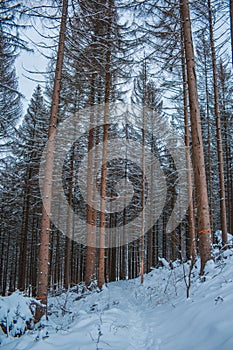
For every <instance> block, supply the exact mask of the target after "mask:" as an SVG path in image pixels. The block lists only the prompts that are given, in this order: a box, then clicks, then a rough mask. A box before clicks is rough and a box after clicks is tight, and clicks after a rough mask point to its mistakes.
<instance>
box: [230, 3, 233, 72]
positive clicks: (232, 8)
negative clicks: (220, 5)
mask: <svg viewBox="0 0 233 350" xmlns="http://www.w3.org/2000/svg"><path fill="white" fill-rule="evenodd" d="M230 26H231V55H232V58H231V60H232V66H233V0H230Z"/></svg>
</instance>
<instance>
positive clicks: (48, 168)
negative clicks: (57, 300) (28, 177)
mask: <svg viewBox="0 0 233 350" xmlns="http://www.w3.org/2000/svg"><path fill="white" fill-rule="evenodd" d="M67 10H68V0H63V2H62V17H61V24H60V33H59V43H58V52H57V62H56V72H55V79H54V86H53V96H52V106H51V113H50V126H49V132H48V148H47V155H46V163H45V178H44V183H43V203H44V205H43V208H42V219H41V233H40V251H39V275H38V287H37V299H38V300H40V301H41V303H42V304H43V305H44V308H43V307H39V306H38V307H37V309H36V314H35V322H38V321H39V320H40V319H41V317H42V316H43V315H44V314H45V313H46V314H47V298H48V275H49V242H50V218H49V214H50V211H51V200H52V177H53V163H54V146H55V135H56V128H57V115H58V108H59V99H60V89H61V78H62V66H63V57H64V46H65V32H66V21H67ZM45 208H46V209H45Z"/></svg>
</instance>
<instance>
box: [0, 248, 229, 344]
mask: <svg viewBox="0 0 233 350" xmlns="http://www.w3.org/2000/svg"><path fill="white" fill-rule="evenodd" d="M223 255H224V256H222V258H221V259H219V260H216V262H215V263H214V262H210V263H209V264H208V266H207V273H206V276H205V278H204V280H203V279H200V277H199V275H198V272H199V266H198V265H199V264H198V263H197V266H196V267H195V268H194V271H193V272H194V275H193V277H192V286H191V290H190V298H189V299H187V298H186V287H185V283H184V268H185V270H186V273H188V265H187V264H185V265H184V266H182V265H179V264H177V267H175V268H174V269H170V268H168V267H163V268H159V269H155V270H153V271H152V272H151V273H150V274H148V275H147V276H145V283H144V284H143V285H141V284H140V279H136V280H130V281H119V282H114V283H110V284H109V285H108V286H106V287H105V288H104V289H103V291H102V292H99V293H98V292H92V293H90V294H89V295H86V296H85V297H84V298H79V297H78V298H77V293H75V292H74V291H72V292H69V294H62V295H60V296H58V297H51V298H50V300H49V302H50V311H51V315H50V316H49V321H48V322H47V323H46V322H44V325H45V327H44V328H41V329H37V330H31V331H27V332H26V334H24V335H23V336H22V337H20V338H13V337H11V336H8V337H7V336H6V335H5V334H3V333H1V330H0V338H1V341H0V344H1V348H2V349H3V350H13V349H14V350H31V349H33V350H57V349H61V350H79V349H80V350H97V349H98V350H108V349H111V350H188V349H189V350H232V349H233V250H228V251H226V252H225V253H224V254H223ZM10 298H11V299H10ZM24 299H25V298H24ZM75 299H78V300H75ZM16 300H18V301H20V303H21V302H22V296H21V295H19V294H17V293H14V294H13V295H12V296H11V297H7V298H1V300H0V307H1V309H0V313H1V317H0V319H2V316H3V313H4V312H5V313H6V311H7V307H6V305H8V306H9V305H10V306H9V307H8V310H11V312H12V310H13V309H14V308H16V307H17V303H16ZM26 300H28V299H26ZM3 305H5V307H3ZM15 305H16V306H15ZM26 309H27V304H26V302H25V304H24V306H22V308H21V311H20V310H19V307H18V311H19V313H20V312H21V315H22V314H23V313H25V317H29V316H28V315H26ZM24 310H25V311H24ZM62 313H63V314H62ZM8 316H9V315H8ZM9 317H10V316H9ZM19 324H20V323H19Z"/></svg>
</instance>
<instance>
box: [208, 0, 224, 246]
mask: <svg viewBox="0 0 233 350" xmlns="http://www.w3.org/2000/svg"><path fill="white" fill-rule="evenodd" d="M208 7H209V31H210V43H211V54H212V66H213V78H214V112H215V118H216V134H217V146H218V172H219V186H220V212H221V228H222V245H223V246H226V245H227V216H226V194H225V181H224V160H223V149H222V131H221V119H220V111H219V91H218V73H217V64H216V53H215V46H214V29H213V15H212V7H211V1H210V0H208Z"/></svg>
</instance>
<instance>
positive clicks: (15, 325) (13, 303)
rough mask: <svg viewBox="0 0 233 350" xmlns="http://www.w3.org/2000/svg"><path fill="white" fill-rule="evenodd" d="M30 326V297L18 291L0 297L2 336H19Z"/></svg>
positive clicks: (31, 317) (31, 323)
mask: <svg viewBox="0 0 233 350" xmlns="http://www.w3.org/2000/svg"><path fill="white" fill-rule="evenodd" d="M32 326H33V315H32V309H31V299H30V298H27V297H24V296H23V294H22V293H19V292H14V293H13V294H11V295H10V296H9V297H0V332H1V333H2V335H3V336H4V334H5V336H7V337H9V336H11V337H20V336H21V335H22V334H24V333H25V331H26V330H27V329H30V328H32ZM0 343H1V341H0Z"/></svg>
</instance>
